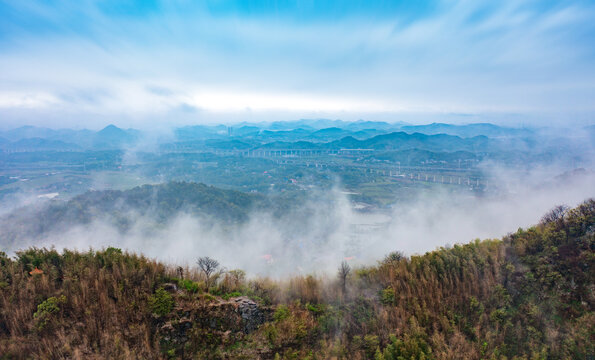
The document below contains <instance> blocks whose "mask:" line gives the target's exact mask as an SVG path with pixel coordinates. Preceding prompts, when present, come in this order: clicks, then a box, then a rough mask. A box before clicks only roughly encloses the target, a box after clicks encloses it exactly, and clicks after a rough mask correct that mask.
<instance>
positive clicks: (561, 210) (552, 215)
mask: <svg viewBox="0 0 595 360" xmlns="http://www.w3.org/2000/svg"><path fill="white" fill-rule="evenodd" d="M569 209H570V208H569V207H568V206H566V205H558V206H556V207H554V208H553V209H551V210H550V211H548V212H547V213H546V214H545V215H543V217H542V218H541V223H542V224H544V225H545V224H547V223H553V222H558V221H561V220H563V219H564V216H566V213H567V212H568V210H569Z"/></svg>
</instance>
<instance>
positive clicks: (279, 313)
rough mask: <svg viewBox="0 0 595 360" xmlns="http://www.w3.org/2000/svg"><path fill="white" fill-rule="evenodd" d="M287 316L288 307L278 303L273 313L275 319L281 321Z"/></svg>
mask: <svg viewBox="0 0 595 360" xmlns="http://www.w3.org/2000/svg"><path fill="white" fill-rule="evenodd" d="M288 317H289V308H288V307H287V306H286V305H279V307H278V308H277V310H275V313H274V314H273V318H274V319H275V321H282V320H285V319H287V318H288Z"/></svg>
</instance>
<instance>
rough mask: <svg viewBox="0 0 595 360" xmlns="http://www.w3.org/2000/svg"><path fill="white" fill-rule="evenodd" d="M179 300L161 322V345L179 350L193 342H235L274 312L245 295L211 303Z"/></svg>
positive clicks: (214, 343)
mask: <svg viewBox="0 0 595 360" xmlns="http://www.w3.org/2000/svg"><path fill="white" fill-rule="evenodd" d="M164 288H165V287H164ZM178 300H181V299H178ZM176 303H177V306H176V309H175V310H174V312H172V314H171V315H170V316H168V317H167V318H166V319H162V320H161V321H165V322H161V325H159V326H158V329H159V330H158V332H159V334H160V337H161V346H162V347H163V348H164V349H172V348H173V349H177V350H176V354H180V353H183V352H184V350H183V349H184V348H185V347H187V346H188V345H189V344H190V346H199V344H202V345H200V346H205V345H208V346H213V345H215V346H219V345H225V344H227V345H229V344H233V343H234V342H236V341H238V340H241V339H242V338H243V337H244V336H245V335H246V334H249V333H251V332H253V331H255V330H256V329H258V327H259V326H260V325H262V324H263V323H265V322H266V321H269V320H271V318H272V313H273V310H272V308H270V307H263V306H260V305H259V304H258V303H256V302H255V301H253V300H251V299H249V298H247V297H244V296H242V297H238V298H232V299H230V300H228V301H223V300H218V301H215V302H210V303H206V302H197V301H195V300H194V301H177V302H176ZM178 351H179V352H178Z"/></svg>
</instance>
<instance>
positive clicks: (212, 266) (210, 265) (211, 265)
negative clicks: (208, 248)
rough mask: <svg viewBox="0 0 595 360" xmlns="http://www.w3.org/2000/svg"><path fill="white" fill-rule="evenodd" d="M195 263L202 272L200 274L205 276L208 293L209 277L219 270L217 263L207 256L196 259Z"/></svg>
mask: <svg viewBox="0 0 595 360" xmlns="http://www.w3.org/2000/svg"><path fill="white" fill-rule="evenodd" d="M196 263H197V264H198V267H200V270H202V272H203V273H204V274H205V277H206V285H207V291H209V288H210V285H211V276H212V275H213V273H215V271H217V269H218V268H219V261H217V260H215V259H211V258H210V257H208V256H203V257H200V258H198V261H197V262H196Z"/></svg>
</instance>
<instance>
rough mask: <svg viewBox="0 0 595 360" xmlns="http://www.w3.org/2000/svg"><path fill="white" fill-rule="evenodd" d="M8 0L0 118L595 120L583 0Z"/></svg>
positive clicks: (10, 121) (85, 122)
mask: <svg viewBox="0 0 595 360" xmlns="http://www.w3.org/2000/svg"><path fill="white" fill-rule="evenodd" d="M197 3H200V5H196V4H192V3H191V2H187V1H163V2H161V1H139V2H136V3H135V2H134V1H125V2H122V1H111V0H108V1H101V2H99V1H97V2H94V1H75V2H73V1H49V2H46V1H44V2H42V1H39V2H36V1H26V0H23V1H2V0H0V15H1V16H2V21H1V22H0V126H2V127H14V126H19V125H22V124H25V123H29V124H38V125H46V126H52V127H60V126H78V127H91V128H93V127H100V126H102V125H105V124H106V123H111V122H114V123H117V124H120V125H124V126H126V125H130V126H141V125H146V124H148V123H166V122H167V123H173V124H186V123H207V122H216V121H232V120H256V119H271V120H272V119H274V120H283V119H293V118H297V117H312V116H314V117H331V118H343V119H357V118H362V117H363V118H367V119H381V120H395V121H396V120H408V121H417V120H419V121H425V122H427V121H428V120H435V119H437V118H439V119H444V118H447V120H449V121H454V122H457V121H459V122H460V121H465V122H469V121H476V120H480V119H483V120H485V119H488V120H491V121H495V122H508V123H512V124H514V125H520V124H523V123H524V122H530V123H539V122H540V121H545V120H549V121H557V122H559V123H562V122H565V123H566V122H578V123H592V121H593V120H592V119H593V117H592V115H593V114H594V113H595V42H594V41H593V39H595V22H593V19H595V4H594V3H593V2H591V1H542V0H539V1H524V0H502V1H497V2H494V1H480V0H473V1H466V0H460V1H453V0H448V1H428V2H419V4H415V5H411V4H410V3H418V2H405V1H404V2H400V1H389V2H382V1H381V2H367V1H351V2H346V1H337V2H332V1H331V2H324V4H320V3H319V2H313V1H295V2H290V1H285V2H274V1H255V2H249V3H250V5H246V3H247V2H242V1H237V2H234V1H204V2H203V1H201V2H197Z"/></svg>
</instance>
